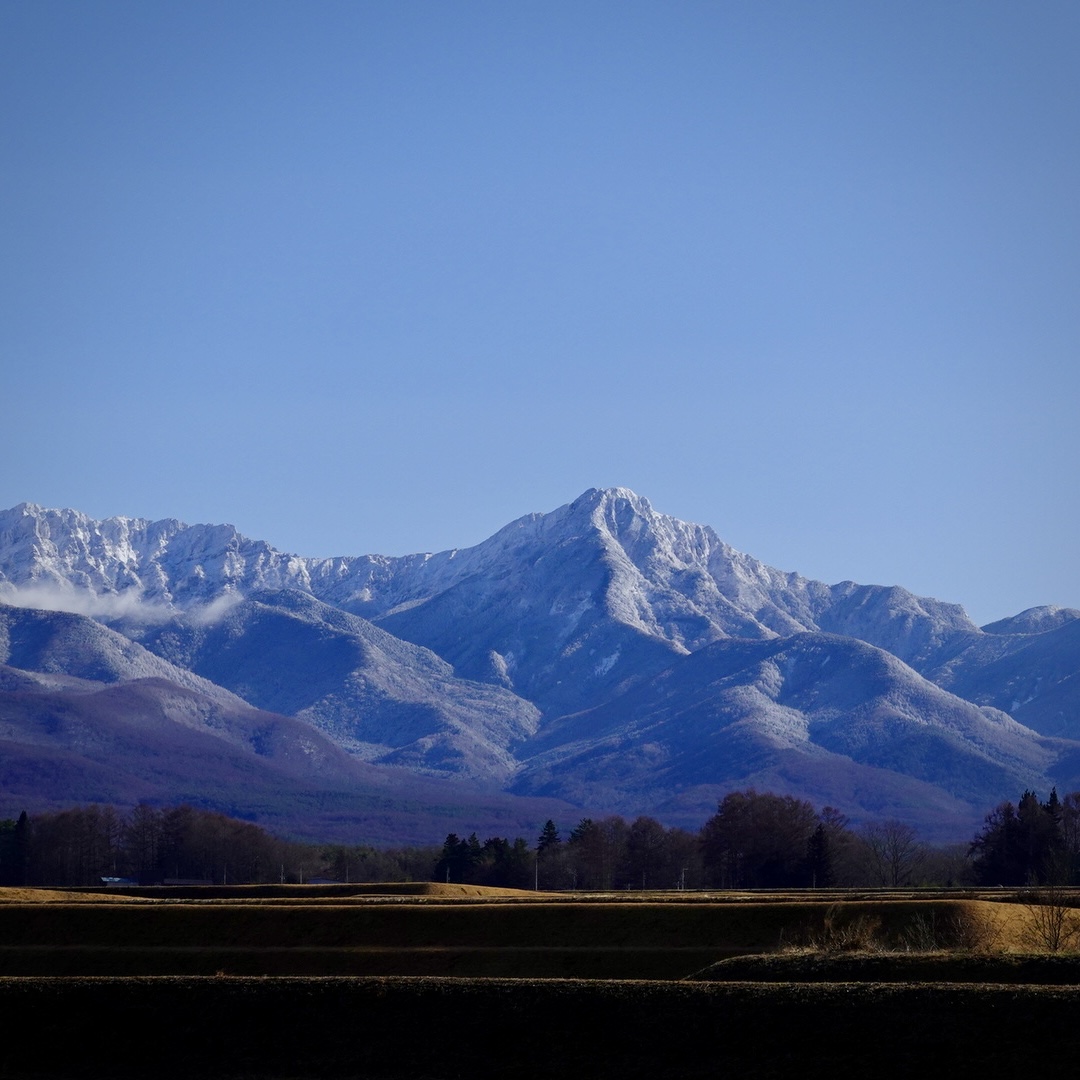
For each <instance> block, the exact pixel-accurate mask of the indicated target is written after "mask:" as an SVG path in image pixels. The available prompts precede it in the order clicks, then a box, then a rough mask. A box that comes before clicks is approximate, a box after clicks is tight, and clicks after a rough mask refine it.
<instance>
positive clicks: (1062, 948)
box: [1021, 885, 1080, 953]
mask: <svg viewBox="0 0 1080 1080" xmlns="http://www.w3.org/2000/svg"><path fill="white" fill-rule="evenodd" d="M1024 900H1025V902H1026V903H1025V906H1026V909H1027V915H1028V919H1027V925H1026V926H1025V927H1024V930H1023V932H1022V934H1021V940H1022V941H1023V943H1024V945H1025V946H1027V947H1028V948H1030V949H1032V950H1034V951H1035V952H1049V953H1059V952H1075V951H1076V950H1077V948H1080V923H1078V922H1077V912H1076V911H1075V910H1074V909H1073V907H1072V905H1071V903H1070V902H1069V900H1070V898H1069V897H1068V896H1067V894H1066V893H1065V892H1064V891H1063V890H1062V889H1060V888H1058V887H1057V886H1054V885H1048V886H1046V887H1045V888H1042V889H1035V890H1033V891H1032V892H1030V893H1027V894H1025V896H1024Z"/></svg>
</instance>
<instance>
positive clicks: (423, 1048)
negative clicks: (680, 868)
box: [0, 885, 1080, 1080]
mask: <svg viewBox="0 0 1080 1080" xmlns="http://www.w3.org/2000/svg"><path fill="white" fill-rule="evenodd" d="M1036 899H1039V898H1037V897H1025V896H1018V895H1015V894H1013V893H1011V892H1006V891H1004V890H997V891H996V892H993V893H988V894H980V895H974V894H972V895H965V896H958V895H956V894H950V893H939V894H934V893H928V894H913V893H908V894H904V893H896V894H861V895H860V894H842V893H836V894H826V893H820V892H818V893H787V894H764V895H763V894H754V895H745V894H739V895H737V894H730V893H717V894H703V893H674V894H649V893H633V894H629V893H628V894H618V895H606V896H601V895H590V896H573V897H568V896H566V895H564V894H547V895H545V894H535V893H522V892H514V891H512V890H486V889H482V888H480V887H475V886H447V885H423V886H381V887H379V886H352V887H343V886H325V887H323V886H314V887H295V886H294V887H284V888H269V887H259V888H250V889H243V888H236V889H228V890H225V889H173V890H153V889H148V890H136V891H133V892H132V893H131V894H126V895H125V894H121V893H113V892H107V893H91V892H71V891H59V890H55V891H54V890H0V1016H3V1017H4V1020H5V1024H4V1030H5V1031H6V1032H7V1034H6V1035H5V1037H4V1039H3V1040H0V1077H4V1078H13V1077H24V1076H25V1077H61V1076H63V1077H84V1076H85V1077H96V1076H105V1075H109V1076H153V1077H169V1076H179V1075H181V1074H184V1075H191V1074H192V1073H196V1074H200V1075H203V1074H206V1073H207V1072H209V1073H210V1074H212V1075H214V1076H219V1077H238V1078H239V1077H250V1078H270V1077H278V1078H282V1080H288V1078H296V1080H298V1078H301V1077H323V1076H327V1077H329V1076H346V1077H364V1078H371V1080H380V1078H384V1080H391V1078H397V1077H408V1078H409V1080H425V1078H435V1077H439V1078H447V1080H449V1078H455V1077H462V1078H466V1077H467V1078H469V1080H477V1078H482V1077H489V1076H490V1077H494V1076H500V1077H502V1076H518V1077H529V1078H531V1077H541V1076H560V1077H577V1076H583V1077H584V1076H589V1077H595V1078H606V1077H645V1076H654V1075H658V1074H663V1075H672V1076H685V1077H699V1076H700V1077H706V1076H708V1077H720V1076H722V1075H727V1074H730V1072H731V1070H733V1069H740V1070H741V1069H745V1070H747V1072H752V1073H753V1075H755V1076H800V1077H805V1076H822V1077H824V1076H826V1075H828V1076H829V1077H831V1078H835V1077H837V1076H845V1075H855V1074H856V1073H858V1074H860V1075H861V1074H864V1073H866V1074H869V1075H874V1076H891V1075H910V1073H911V1072H912V1071H913V1070H915V1069H927V1070H929V1069H930V1066H933V1072H934V1073H935V1074H936V1073H938V1072H942V1071H944V1072H947V1073H949V1074H950V1075H951V1076H975V1075H978V1076H980V1077H986V1076H997V1075H1002V1076H1004V1075H1006V1074H1015V1072H1016V1071H1017V1070H1018V1069H1021V1068H1023V1067H1025V1065H1028V1066H1030V1065H1031V1064H1033V1063H1035V1062H1038V1063H1039V1066H1040V1068H1044V1067H1055V1066H1059V1067H1061V1068H1065V1067H1069V1068H1071V1067H1072V1063H1073V1062H1075V1061H1076V1060H1080V1023H1077V1021H1078V1020H1080V958H1078V957H1077V956H1076V955H1074V954H1071V953H1068V952H1064V951H1060V952H1057V953H1054V954H1050V953H1049V952H1048V951H1047V949H1045V948H1042V949H1040V948H1038V947H1037V946H1038V931H1039V928H1040V916H1039V910H1038V909H1039V905H1038V904H1036V903H1035V902H1034V901H1035V900H1036ZM1053 899H1054V900H1055V902H1056V904H1055V907H1056V909H1058V911H1057V913H1058V915H1060V920H1059V921H1063V925H1064V926H1065V927H1066V928H1068V927H1070V926H1072V925H1073V921H1074V920H1075V918H1076V916H1077V914H1078V913H1077V912H1076V911H1074V909H1073V908H1072V907H1070V906H1069V905H1070V904H1071V903H1073V902H1074V898H1073V897H1072V896H1069V897H1061V896H1056V897H1054V898H1053ZM1044 906H1045V905H1044ZM1033 928H1034V929H1033ZM1066 936H1067V935H1066Z"/></svg>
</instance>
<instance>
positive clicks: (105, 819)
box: [0, 788, 1080, 890]
mask: <svg viewBox="0 0 1080 1080" xmlns="http://www.w3.org/2000/svg"><path fill="white" fill-rule="evenodd" d="M104 878H112V879H120V880H126V881H134V882H138V883H141V884H150V883H162V882H184V883H193V882H200V883H209V884H267V883H275V882H288V883H296V882H301V883H302V882H305V881H306V882H311V881H318V880H327V881H339V882H370V881H430V880H435V881H449V882H456V883H467V884H477V885H493V886H502V887H508V888H517V889H532V888H539V889H542V890H578V889H580V890H611V889H699V888H723V889H760V888H827V887H875V886H883V887H911V886H917V885H965V884H980V885H1029V884H1039V883H1054V884H1078V883H1080V792H1076V793H1073V794H1071V795H1067V796H1066V797H1065V798H1064V799H1059V798H1058V795H1057V792H1056V791H1053V792H1051V794H1050V797H1049V799H1048V800H1047V801H1046V802H1040V800H1039V799H1038V797H1037V796H1036V795H1035V794H1034V793H1033V792H1030V791H1026V792H1024V794H1023V796H1022V797H1021V799H1020V801H1019V803H1018V804H1016V805H1014V804H1013V803H1011V802H1003V803H1001V804H999V805H998V806H997V807H995V808H994V810H992V811H991V812H990V813H989V814H987V816H986V820H985V823H984V826H983V828H982V830H981V831H980V832H979V833H978V835H976V836H975V837H974V838H973V840H972V841H971V843H970V844H969V845H967V846H965V845H954V846H950V847H932V846H929V845H927V844H924V843H923V842H921V841H920V839H919V837H918V835H917V833H916V831H915V830H914V829H913V828H912V827H911V826H909V825H907V824H905V823H903V822H900V821H896V820H888V821H880V822H872V823H868V824H864V825H861V826H859V827H852V825H851V824H850V822H849V821H848V819H847V818H846V817H845V816H844V815H843V814H842V813H841V812H840V811H838V810H836V809H835V808H833V807H828V806H826V807H824V808H823V809H822V810H821V811H817V810H815V808H814V807H813V805H812V804H811V803H809V802H806V801H805V800H801V799H797V798H795V797H793V796H790V795H775V794H772V793H769V792H758V791H756V790H754V789H752V788H750V789H746V790H743V791H734V792H731V793H729V794H728V795H726V796H724V798H723V799H721V800H720V802H719V804H718V806H717V809H716V812H715V813H714V814H713V815H712V816H711V817H709V819H708V820H707V821H706V822H705V823H704V825H703V826H702V827H701V828H700V829H699V830H698V831H697V832H692V831H690V830H687V829H681V828H669V827H666V826H664V825H663V824H661V823H660V822H659V821H657V820H656V819H655V818H652V817H648V816H641V817H638V818H635V819H634V820H633V821H629V822H628V821H626V820H625V819H624V818H622V817H619V816H614V815H613V816H609V817H605V818H601V819H599V820H593V819H592V818H582V819H581V820H580V821H578V823H577V824H576V825H574V826H573V827H572V828H571V829H570V830H569V832H567V833H566V834H565V835H564V834H563V832H562V831H561V830H560V828H559V826H558V825H556V823H555V822H554V821H548V822H546V823H545V825H544V826H543V828H542V830H541V831H540V833H539V835H538V836H537V837H536V839H535V840H534V841H532V842H530V841H529V840H526V839H525V838H523V837H516V838H514V839H512V840H511V839H508V838H505V837H498V836H492V837H488V838H486V839H485V840H483V841H481V840H480V839H479V837H478V836H477V835H476V834H475V833H472V834H470V835H469V836H467V837H462V836H459V835H458V834H456V833H451V834H450V835H448V836H447V837H446V840H445V841H444V843H443V845H442V847H441V848H439V847H436V846H431V847H402V848H396V849H379V848H374V847H371V846H367V845H345V844H309V843H300V842H295V841H289V840H284V839H281V838H279V837H276V836H273V835H272V834H270V833H268V832H266V830H264V829H262V828H260V827H259V826H257V825H254V824H252V823H250V822H245V821H238V820H236V819H234V818H230V817H227V816H225V815H224V814H220V813H216V812H213V811H209V810H202V809H198V808H195V807H192V806H187V805H184V806H178V807H169V808H158V807H153V806H150V805H147V804H140V805H138V806H136V807H134V808H133V809H132V810H130V811H127V812H121V811H118V810H116V809H115V808H113V807H111V806H96V805H92V806H86V807H75V808H73V809H69V810H63V811H59V812H55V813H44V814H38V815H34V816H33V817H28V816H27V815H26V814H25V813H24V814H22V815H20V817H19V818H18V819H17V820H8V821H0V885H59V886H95V885H100V884H101V882H102V879H104Z"/></svg>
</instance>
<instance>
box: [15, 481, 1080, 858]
mask: <svg viewBox="0 0 1080 1080" xmlns="http://www.w3.org/2000/svg"><path fill="white" fill-rule="evenodd" d="M1078 672H1080V611H1075V610H1070V609H1064V608H1036V609H1032V610H1030V611H1026V612H1022V613H1020V614H1018V615H1016V616H1014V617H1013V618H1011V619H1005V620H1002V621H1000V622H997V623H994V624H991V625H989V626H985V627H982V628H980V627H978V626H976V625H974V623H972V622H971V620H970V619H969V618H968V617H967V615H966V614H965V612H964V610H963V609H962V608H961V607H960V606H959V605H956V604H947V603H942V602H940V601H938V600H934V599H930V598H926V597H918V596H915V595H913V594H912V593H910V592H908V591H906V590H905V589H902V588H900V587H897V586H877V585H858V584H855V583H854V582H850V581H845V582H841V583H839V584H834V585H827V584H824V583H822V582H818V581H812V580H809V579H806V578H803V577H801V576H799V575H798V574H793V573H785V572H782V571H779V570H776V569H774V568H772V567H770V566H767V565H765V564H764V563H761V562H759V561H758V560H756V559H754V558H752V557H751V556H749V555H746V554H743V553H741V552H739V551H736V550H735V549H733V548H731V547H730V546H729V545H727V544H726V543H724V542H723V541H722V540H721V539H720V538H719V536H718V535H717V534H716V533H715V532H714V531H713V530H712V529H711V528H709V527H707V526H701V525H694V524H689V523H686V522H683V521H679V520H677V519H675V518H672V517H669V516H666V515H664V514H660V513H658V512H656V511H655V510H654V509H653V508H652V506H651V505H650V503H649V502H648V500H647V499H645V498H643V497H641V496H639V495H636V494H635V493H634V492H632V491H629V490H626V489H622V488H614V489H602V490H601V489H593V490H590V491H587V492H585V493H584V494H583V495H581V496H580V497H579V498H577V499H576V500H574V501H573V502H571V503H568V504H567V505H565V506H562V507H560V508H559V509H557V510H555V511H553V512H551V513H547V514H530V515H528V516H526V517H522V518H519V519H518V520H517V521H514V522H511V523H510V524H509V525H507V526H505V527H504V528H503V529H501V530H500V531H499V532H497V533H496V534H495V535H494V536H492V537H490V538H489V539H488V540H485V541H484V542H482V543H480V544H478V545H476V546H475V547H472V548H466V549H461V550H452V551H444V552H440V553H437V554H418V555H408V556H404V557H387V556H376V555H362V556H343V557H339V558H324V559H314V558H303V557H300V556H297V555H292V554H287V553H283V552H280V551H278V550H276V549H275V548H273V547H272V546H271V545H269V544H268V543H266V542H264V541H257V540H251V539H248V538H247V537H244V536H242V535H241V534H240V533H238V532H237V531H236V530H235V529H234V528H232V527H231V526H228V525H193V526H189V525H185V524H183V523H181V522H179V521H175V520H171V519H170V520H165V521H156V522H151V521H146V520H142V519H134V518H109V519H106V520H103V521H96V520H93V519H91V518H89V517H87V516H86V515H84V514H82V513H79V512H78V511H75V510H48V509H43V508H42V507H39V506H36V505H33V504H27V503H24V504H21V505H19V506H17V507H14V508H13V509H11V510H7V511H2V512H0V814H6V813H10V812H13V811H14V812H16V813H17V812H18V810H20V809H22V808H24V807H26V806H30V807H32V808H47V807H58V806H61V805H70V804H71V803H73V802H78V801H110V802H114V803H117V804H128V805H129V804H131V803H133V802H135V801H138V800H139V799H149V800H151V801H161V802H168V801H178V800H187V801H192V802H196V803H198V804H201V805H207V806H213V807H215V808H219V809H223V810H226V811H227V812H231V813H235V814H237V815H239V816H244V817H248V818H252V819H255V820H259V821H260V822H263V823H266V824H270V825H273V826H274V827H277V828H279V829H281V830H283V831H288V832H291V833H292V834H294V835H307V836H318V837H319V838H331V837H335V838H342V839H344V838H348V839H350V840H351V841H353V842H362V841H368V842H381V843H389V842H395V841H402V842H406V841H407V842H434V841H438V840H440V839H441V836H442V835H445V833H446V832H449V831H457V832H462V831H465V832H468V831H471V830H472V829H473V828H475V829H476V830H477V831H478V832H483V833H485V834H487V835H490V833H491V832H493V831H498V832H500V834H503V835H505V834H507V833H512V832H513V831H514V830H515V829H519V830H520V831H521V832H523V834H524V835H531V834H532V833H534V832H536V831H537V829H538V824H539V823H542V822H543V820H545V819H546V817H549V816H554V817H556V819H557V820H561V821H563V822H565V823H566V824H572V823H573V822H574V821H576V820H577V818H578V817H580V816H583V815H586V814H588V815H591V816H596V815H598V814H604V813H620V814H623V815H625V816H636V815H638V814H651V815H654V816H656V817H658V818H660V819H661V820H663V821H665V822H667V823H669V824H679V825H685V826H687V827H691V828H697V827H698V826H699V825H700V824H701V823H702V822H703V821H704V820H705V818H707V817H708V816H709V814H710V813H711V812H712V811H713V810H714V809H715V806H716V802H717V799H718V798H720V797H722V795H723V794H725V793H726V792H727V791H730V790H732V789H735V788H740V787H746V786H756V787H757V788H758V789H759V790H771V791H776V792H779V793H784V794H793V795H797V796H799V797H803V798H808V799H810V800H811V801H812V802H813V803H814V804H815V805H816V806H818V807H820V806H822V805H825V804H829V805H833V806H835V807H837V808H839V809H840V810H842V811H843V812H845V813H846V814H848V815H849V816H850V817H851V818H852V819H853V820H855V821H862V820H868V819H874V818H883V817H894V818H901V819H903V820H906V821H909V822H911V823H912V824H914V825H916V826H917V827H919V828H920V830H921V831H922V832H923V833H924V834H925V835H926V836H927V837H928V838H932V839H957V838H961V839H962V838H965V837H967V836H970V834H971V831H972V830H973V829H974V828H975V827H977V825H978V822H979V821H980V820H981V818H982V816H983V814H984V813H985V812H986V811H987V810H988V809H989V808H990V807H992V806H993V805H995V804H996V803H997V802H999V801H1001V800H1002V799H1003V798H1006V797H1015V796H1016V795H1017V794H1018V793H1019V792H1020V791H1022V790H1024V789H1025V788H1033V789H1035V790H1039V791H1042V792H1046V791H1049V788H1050V787H1051V786H1053V785H1057V787H1058V789H1059V792H1062V793H1064V792H1065V791H1072V790H1074V789H1075V788H1077V787H1080V712H1078V709H1077V705H1078V704H1080V702H1078V698H1080V690H1078V685H1080V678H1077V675H1078ZM444 826H445V827H444ZM439 830H441V833H440V831H439Z"/></svg>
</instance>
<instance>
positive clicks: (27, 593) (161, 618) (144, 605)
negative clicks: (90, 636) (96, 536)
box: [0, 582, 243, 626]
mask: <svg viewBox="0 0 1080 1080" xmlns="http://www.w3.org/2000/svg"><path fill="white" fill-rule="evenodd" d="M242 600H243V596H242V595H241V594H240V593H239V592H238V591H236V590H234V589H228V590H226V591H225V592H223V593H222V594H221V595H220V596H216V597H215V598H214V599H213V600H210V601H209V602H207V603H195V604H191V605H188V606H185V607H179V606H175V605H172V604H165V603H162V602H160V601H154V600H147V599H145V597H143V595H142V594H141V593H140V592H137V591H135V590H128V591H126V592H120V593H105V594H99V593H96V592H94V590H93V589H78V588H75V587H74V586H70V585H67V586H65V585H56V584H43V583H37V584H33V585H21V586H17V585H12V584H11V583H10V582H2V583H0V603H3V604H8V605H9V606H11V607H18V608H33V609H36V610H39V611H65V612H68V613H69V614H72V615H85V616H86V617H87V618H90V619H101V620H104V621H109V620H115V619H125V620H129V621H135V622H140V623H146V624H157V623H165V622H168V621H169V620H171V619H175V618H177V617H178V616H179V617H181V618H184V619H186V620H187V621H189V622H191V623H193V624H195V625H196V626H211V625H213V624H214V623H216V622H218V621H220V620H221V619H222V618H224V617H225V615H226V614H228V612H229V611H231V610H232V609H233V608H234V607H235V606H236V605H237V604H239V603H240V602H241V601H242Z"/></svg>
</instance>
